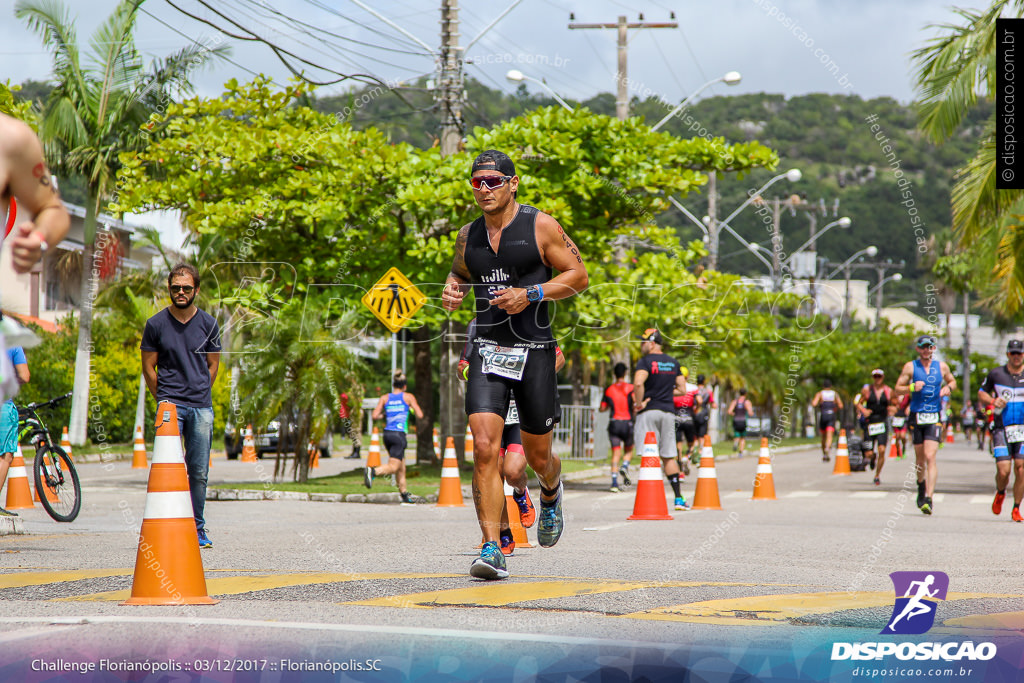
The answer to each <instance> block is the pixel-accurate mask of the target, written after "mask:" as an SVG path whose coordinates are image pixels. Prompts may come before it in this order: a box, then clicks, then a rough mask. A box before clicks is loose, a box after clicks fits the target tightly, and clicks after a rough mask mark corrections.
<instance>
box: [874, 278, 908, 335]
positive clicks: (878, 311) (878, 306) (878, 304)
mask: <svg viewBox="0 0 1024 683" xmlns="http://www.w3.org/2000/svg"><path fill="white" fill-rule="evenodd" d="M902 279H903V275H902V274H901V273H893V274H892V275H890V276H889V277H887V278H884V279H883V280H881V281H879V283H878V284H877V285H875V286H874V287H872V288H871V289H869V290H868V299H870V298H871V294H872V293H874V292H876V291H877V292H878V296H877V297H876V298H875V329H876V330H877V329H878V326H879V324H880V323H881V320H882V285H884V284H885V283H886V282H889V281H890V280H891V281H893V282H899V281H900V280H902Z"/></svg>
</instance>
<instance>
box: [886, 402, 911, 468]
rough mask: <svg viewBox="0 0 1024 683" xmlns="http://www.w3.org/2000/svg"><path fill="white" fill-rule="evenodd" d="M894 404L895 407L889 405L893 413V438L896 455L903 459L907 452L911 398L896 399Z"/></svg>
mask: <svg viewBox="0 0 1024 683" xmlns="http://www.w3.org/2000/svg"><path fill="white" fill-rule="evenodd" d="M894 403H895V405H894V404H890V405H889V407H890V410H892V411H893V413H892V438H893V443H894V444H895V445H896V455H897V457H900V458H902V457H903V455H904V454H905V453H906V452H907V413H908V410H909V409H910V396H909V395H907V396H904V397H903V398H899V399H895V400H894Z"/></svg>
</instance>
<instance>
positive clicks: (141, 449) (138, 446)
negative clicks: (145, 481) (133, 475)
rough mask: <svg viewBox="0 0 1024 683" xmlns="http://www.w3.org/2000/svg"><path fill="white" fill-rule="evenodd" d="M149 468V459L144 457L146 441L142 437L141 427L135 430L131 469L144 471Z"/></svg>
mask: <svg viewBox="0 0 1024 683" xmlns="http://www.w3.org/2000/svg"><path fill="white" fill-rule="evenodd" d="M147 467H149V458H148V457H146V440H145V437H143V435H142V425H138V426H137V427H136V428H135V445H134V446H132V469H133V470H144V469H146V468H147Z"/></svg>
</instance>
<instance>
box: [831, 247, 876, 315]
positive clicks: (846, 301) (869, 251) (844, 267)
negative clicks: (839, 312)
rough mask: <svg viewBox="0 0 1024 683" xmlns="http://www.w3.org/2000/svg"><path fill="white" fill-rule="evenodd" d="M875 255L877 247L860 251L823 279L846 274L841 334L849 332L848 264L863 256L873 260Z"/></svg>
mask: <svg viewBox="0 0 1024 683" xmlns="http://www.w3.org/2000/svg"><path fill="white" fill-rule="evenodd" d="M877 253H878V247H876V246H875V245H871V246H870V247H867V248H865V249H861V250H860V251H858V252H857V253H856V254H854V255H853V256H851V257H850V258H848V259H846V260H845V261H843V263H842V264H841V265H840V266H839V267H838V268H836V269H835V270H833V271H832V273H831V275H829V276H828V277H827V278H825V279H826V280H831V279H832V276H833V275H835V274H836V273H838V272H839V271H841V270H842V271H843V272H844V273H845V274H846V294H845V295H844V297H843V302H844V303H843V332H849V331H850V264H851V263H853V262H854V261H855V260H856V259H858V258H860V257H861V256H864V255H867V256H870V257H871V258H874V257H875V255H876V254H877Z"/></svg>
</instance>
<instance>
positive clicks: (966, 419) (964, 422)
mask: <svg viewBox="0 0 1024 683" xmlns="http://www.w3.org/2000/svg"><path fill="white" fill-rule="evenodd" d="M975 417H976V416H975V412H974V401H965V402H964V407H963V408H961V409H960V426H961V427H963V430H964V438H965V439H966V440H967V443H970V442H971V433H972V432H973V431H974V420H975Z"/></svg>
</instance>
